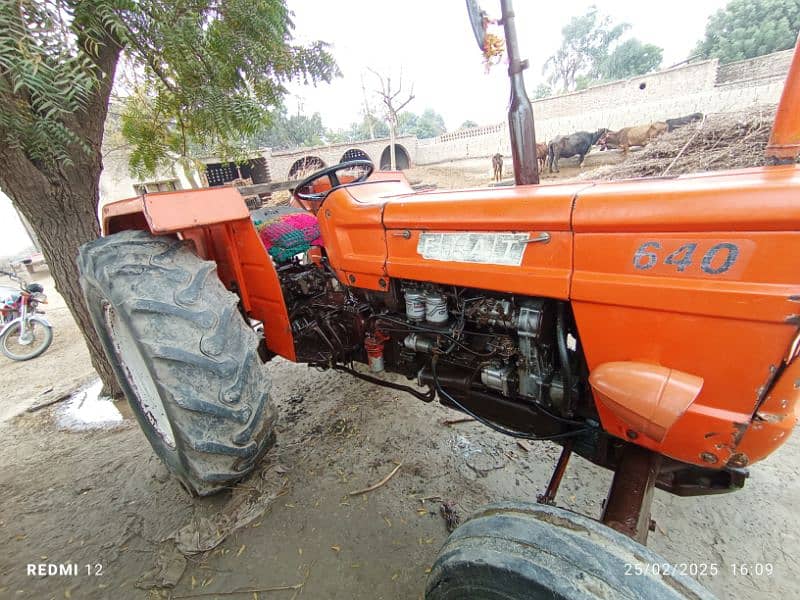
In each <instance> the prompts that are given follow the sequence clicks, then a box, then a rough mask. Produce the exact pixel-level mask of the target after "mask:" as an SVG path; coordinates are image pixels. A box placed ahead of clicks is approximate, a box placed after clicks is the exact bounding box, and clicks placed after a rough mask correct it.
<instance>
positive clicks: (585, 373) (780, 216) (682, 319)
mask: <svg viewBox="0 0 800 600" xmlns="http://www.w3.org/2000/svg"><path fill="white" fill-rule="evenodd" d="M467 6H468V9H469V14H470V17H471V21H472V23H473V29H474V31H475V34H476V37H477V39H478V43H479V45H480V46H481V47H482V48H483V47H484V45H485V42H486V40H485V39H484V31H485V30H484V28H483V27H484V25H485V22H486V18H485V15H484V14H482V13H481V12H480V11H479V10H478V8H477V6H476V4H475V2H473V1H471V0H468V1H467ZM501 8H502V25H503V28H504V32H505V43H506V49H507V52H508V58H509V77H510V80H511V101H510V108H509V125H510V136H511V144H512V155H513V165H514V174H515V180H516V185H514V186H507V187H495V188H476V189H468V190H461V191H428V192H414V191H413V190H412V188H411V187H410V185H409V183H408V181H407V180H406V178H405V177H404V176H403V174H402V173H401V172H373V165H372V164H371V163H370V162H369V161H364V160H357V161H349V162H346V163H342V164H338V165H334V166H330V167H327V168H324V169H322V170H320V171H318V172H316V173H314V174H312V175H310V176H309V177H307V178H306V179H305V180H303V181H301V182H299V183H298V184H297V185H296V186H295V188H294V190H293V196H294V200H295V203H296V204H297V205H298V206H299V207H300V208H296V209H286V210H284V211H283V214H281V213H280V211H278V212H276V211H272V212H270V210H271V209H269V208H267V209H264V210H261V211H254V212H253V213H251V212H250V211H248V209H247V207H246V205H245V203H244V201H243V200H242V197H241V196H240V194H239V193H238V192H237V191H236V190H235V189H234V188H216V189H203V190H182V191H175V192H163V193H152V194H150V193H148V194H142V195H141V196H138V197H135V198H131V199H128V200H122V201H118V202H114V203H111V204H108V205H106V206H104V208H103V210H102V233H103V235H102V237H100V238H99V239H97V240H94V241H92V242H89V243H88V244H86V245H84V246H83V247H82V249H81V251H80V255H79V257H78V263H79V267H80V272H81V286H82V289H83V292H84V295H85V299H86V303H87V305H88V307H89V310H90V313H91V316H92V321H93V324H94V327H95V329H96V331H97V334H98V336H99V337H100V339H101V341H102V344H103V347H104V349H105V351H106V353H107V356H108V358H109V360H110V361H111V363H112V366H113V367H114V370H115V374H116V376H117V378H118V380H119V382H120V384H121V386H122V388H123V390H124V392H125V395H126V397H127V399H128V401H129V403H130V405H131V407H132V409H133V411H134V413H135V415H136V418H137V420H138V422H139V424H140V425H141V428H142V430H143V431H144V433H145V435H146V437H147V439H148V440H149V442H150V443H151V445H152V447H153V449H154V450H155V452H156V453H157V454H158V456H159V457H160V458H161V459H162V460H163V462H164V463H165V464H166V466H167V467H168V468H169V470H170V471H171V472H172V473H173V474H174V476H175V477H176V478H177V479H178V480H179V481H180V482H181V483H182V484H183V486H185V487H186V488H187V489H188V490H189V491H190V492H191V493H193V494H196V495H208V494H213V493H215V492H217V491H219V490H222V489H224V488H226V487H228V486H230V485H231V484H232V483H234V482H236V481H238V480H240V479H242V478H243V477H245V476H246V475H247V474H248V473H250V472H251V471H252V470H253V469H254V467H255V466H256V465H257V464H258V463H259V460H260V459H261V457H262V456H263V455H264V453H265V452H266V451H267V450H268V449H269V447H270V446H271V445H272V443H273V440H274V432H273V425H274V422H275V418H276V412H275V409H274V408H273V406H272V404H271V402H270V383H269V381H268V378H267V376H266V371H265V367H264V364H265V362H267V361H269V360H270V359H271V358H272V357H275V356H281V357H283V358H285V359H288V360H290V361H296V362H301V363H306V364H308V365H310V366H313V367H318V368H322V369H334V370H337V371H342V372H344V373H348V374H350V375H352V376H355V377H359V378H361V379H364V380H367V381H369V382H372V383H374V384H376V385H385V386H388V387H391V388H392V389H395V390H402V391H404V392H406V393H407V394H408V395H409V396H412V397H415V398H417V399H419V400H422V401H423V402H433V401H434V400H438V401H439V402H440V403H442V404H444V405H446V406H448V407H451V408H453V409H455V410H456V411H460V412H461V413H464V414H466V415H469V416H470V417H472V418H474V419H475V420H477V421H479V422H480V423H482V424H484V425H486V426H487V427H489V428H491V429H494V430H496V431H499V432H501V433H503V434H505V435H508V436H512V437H514V438H518V439H523V440H532V441H538V440H551V441H553V442H556V443H557V444H559V445H560V446H561V447H562V448H563V451H562V454H561V457H560V458H559V460H558V462H557V465H556V468H555V470H554V473H553V476H552V479H551V481H550V484H549V485H548V487H547V489H546V490H545V491H544V493H543V494H542V495H541V496H540V497H539V498H538V501H537V502H518V503H501V504H494V505H490V506H488V507H486V508H484V509H482V510H480V511H478V513H477V514H475V515H473V516H472V517H471V518H470V519H469V520H468V521H466V522H465V523H464V524H462V525H461V526H460V527H459V528H457V529H456V530H455V531H454V532H453V533H452V534H451V536H450V537H449V539H448V540H447V541H446V543H445V544H444V546H443V548H442V550H441V552H440V554H439V556H438V559H437V560H436V563H435V564H434V566H433V568H432V570H431V573H430V575H429V579H428V583H427V588H426V591H425V597H426V598H428V599H429V600H438V599H444V598H448V599H454V598H470V599H474V598H564V599H574V598H611V597H625V598H707V597H710V596H709V594H708V592H707V591H706V590H704V589H703V588H702V587H701V586H700V585H699V584H698V583H697V582H696V581H695V580H693V579H691V578H690V577H688V576H687V575H686V574H685V573H683V572H678V571H677V570H673V569H666V568H665V569H657V568H654V566H656V567H657V566H658V565H660V564H663V561H662V560H660V559H659V558H658V557H657V556H656V555H655V554H654V553H652V552H651V551H649V550H648V549H647V548H646V547H645V546H644V544H645V542H646V538H647V534H648V531H649V530H650V528H651V510H650V507H651V501H652V497H653V493H654V489H655V488H658V489H660V490H664V491H665V492H668V493H672V494H676V495H679V496H692V495H701V494H719V493H725V492H730V491H734V490H737V489H740V488H741V487H742V486H743V485H744V483H745V480H746V478H747V474H748V473H747V468H748V467H749V466H750V465H751V464H753V463H756V462H758V461H759V460H762V459H763V458H765V457H766V456H768V455H769V454H770V453H772V452H773V451H774V450H776V449H777V448H778V447H779V446H780V445H781V444H783V443H784V442H785V441H786V440H787V438H788V436H789V435H790V434H791V432H792V429H793V427H794V425H795V422H796V416H795V407H796V401H797V396H798V391H797V390H798V387H800V361H798V360H797V356H798V353H800V314H799V313H800V275H798V273H797V272H796V270H795V268H796V266H797V263H796V261H797V259H798V258H799V257H800V231H798V226H800V203H798V197H800V168H798V166H797V164H796V157H797V154H798V151H800V45H799V46H798V48H797V49H796V50H795V55H794V59H793V61H792V63H791V68H790V72H789V75H788V79H787V82H786V85H785V88H784V91H783V95H782V99H781V102H780V105H779V107H778V111H777V115H776V119H775V124H774V128H773V131H772V136H771V139H770V143H769V146H768V148H767V153H768V156H769V157H771V164H770V165H769V166H765V167H758V168H750V169H741V170H736V171H728V172H719V173H715V174H710V173H703V174H698V175H691V176H685V175H683V176H672V177H666V178H651V179H640V180H628V181H621V182H591V181H581V182H573V183H560V184H555V185H538V173H537V161H536V143H535V135H534V126H533V125H534V124H533V112H532V109H531V104H530V101H529V100H528V97H527V95H526V93H525V88H524V82H523V78H522V73H523V70H524V69H525V67H526V66H527V64H526V61H522V60H520V59H519V58H518V51H517V41H516V33H515V29H514V15H513V10H512V8H511V2H510V0H502V2H501ZM259 223H260V224H261V225H263V224H264V223H268V226H267V227H266V228H263V229H261V230H259V229H258V228H257V225H259ZM270 228H272V230H273V231H272V234H271V237H269V238H265V236H264V232H265V231H268V230H270ZM265 240H266V243H265ZM268 246H269V247H268ZM387 373H391V374H399V375H401V376H404V377H406V378H407V380H408V383H407V384H405V383H402V381H403V380H402V378H398V377H396V376H393V377H391V378H389V377H386V376H385V374H387ZM398 381H400V382H401V383H398ZM573 453H575V454H577V455H579V456H581V457H583V458H584V459H586V460H588V461H591V462H592V463H594V464H596V465H599V466H601V467H604V468H606V469H609V470H611V471H613V473H614V477H613V482H612V484H611V487H610V490H609V493H608V496H607V498H606V499H605V502H604V510H603V515H602V518H601V519H600V521H596V520H593V519H590V518H587V517H585V516H581V515H578V514H574V513H572V512H570V511H567V510H564V509H560V508H557V507H556V506H554V498H555V495H556V491H557V489H558V486H559V482H560V480H561V478H562V476H563V474H564V470H565V468H566V467H567V461H568V460H569V458H570V456H571V454H573ZM631 565H634V566H636V573H638V574H639V575H638V576H630V573H629V571H630V569H631Z"/></svg>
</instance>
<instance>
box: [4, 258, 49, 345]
mask: <svg viewBox="0 0 800 600" xmlns="http://www.w3.org/2000/svg"><path fill="white" fill-rule="evenodd" d="M0 274H2V275H6V276H7V277H9V278H10V279H12V280H14V281H16V282H17V283H18V284H19V286H20V291H19V292H15V291H13V290H7V292H8V293H4V294H0V318H1V319H2V321H0V324H1V325H2V328H0V351H2V353H3V354H5V355H6V356H7V357H8V358H10V359H11V360H30V359H31V358H36V357H37V356H39V355H40V354H41V353H42V352H44V351H45V350H47V349H48V348H49V347H50V343H51V342H52V341H53V327H52V325H50V323H49V322H48V321H47V319H46V318H45V317H44V316H43V315H44V312H43V311H41V310H39V304H46V303H47V296H45V295H44V288H43V287H42V286H41V285H40V284H38V283H25V282H24V281H23V280H22V279H20V278H19V277H17V275H15V274H14V273H10V272H8V271H0Z"/></svg>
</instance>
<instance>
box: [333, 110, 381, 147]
mask: <svg viewBox="0 0 800 600" xmlns="http://www.w3.org/2000/svg"><path fill="white" fill-rule="evenodd" d="M370 120H371V124H372V133H373V134H374V135H375V137H376V138H384V137H389V126H388V125H387V124H386V123H385V122H384V121H382V120H380V119H376V118H375V117H373V116H371V115H367V116H365V117H364V118H363V119H362V120H361V121H358V122H354V123H351V124H350V127H349V128H347V129H340V130H337V131H328V132H327V133H326V139H327V140H328V141H329V142H331V143H333V144H338V143H343V142H359V141H361V140H368V139H370Z"/></svg>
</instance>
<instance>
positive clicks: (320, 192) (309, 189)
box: [292, 159, 375, 213]
mask: <svg viewBox="0 0 800 600" xmlns="http://www.w3.org/2000/svg"><path fill="white" fill-rule="evenodd" d="M354 168H355V169H359V170H360V171H361V174H360V175H357V176H355V177H353V178H352V179H348V180H344V178H342V179H340V178H339V175H338V173H339V171H345V170H347V169H354ZM374 170H375V165H373V164H372V161H371V160H365V159H359V160H349V161H347V162H343V163H339V164H338V165H331V166H330V167H325V168H324V169H320V170H319V171H317V172H316V173H312V174H311V175H309V176H308V177H306V178H305V179H303V180H302V181H301V182H300V183H298V184H297V185H296V186H295V187H294V190H293V191H292V194H293V195H294V197H295V198H296V199H297V201H298V203H299V204H300V206H302V207H303V208H305V209H306V210H310V211H311V212H314V213H316V212H317V210H319V207H320V206H322V202H323V201H324V200H325V198H327V197H328V194H330V193H331V191H333V189H334V188H337V187H339V186H340V185H344V184H348V183H361V182H362V181H365V180H366V179H367V178H368V177H369V176H370V175H372V172H373V171H374ZM323 177H327V178H328V181H327V182H322V181H317V180H318V179H322V178H323ZM301 190H302V191H301ZM306 202H311V203H313V204H315V205H316V206H313V208H312V206H308V205H307V204H306Z"/></svg>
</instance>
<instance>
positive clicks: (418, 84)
mask: <svg viewBox="0 0 800 600" xmlns="http://www.w3.org/2000/svg"><path fill="white" fill-rule="evenodd" d="M727 2H728V0H672V1H671V2H669V3H661V2H659V3H656V2H645V1H642V0H597V1H595V2H592V1H584V0H566V1H564V0H562V1H560V2H559V1H556V2H545V1H543V0H516V1H515V2H514V11H515V13H516V22H517V32H518V37H519V44H520V53H521V57H522V58H527V59H528V60H529V62H530V64H531V67H530V68H529V69H528V70H527V71H526V73H525V83H526V87H527V89H528V92H532V91H533V90H534V89H535V88H536V86H537V85H538V84H539V83H544V82H545V76H544V75H543V74H542V67H543V65H544V62H545V61H546V60H547V58H548V57H549V56H551V55H552V54H553V53H554V52H555V51H556V49H557V48H558V46H559V45H560V43H561V28H562V27H563V26H564V25H566V24H567V22H568V21H569V20H570V18H571V17H573V16H576V15H580V14H583V13H584V12H585V11H586V9H588V8H589V6H591V5H592V4H595V5H597V7H598V9H599V10H600V11H601V13H604V14H607V15H609V16H611V17H612V18H613V19H614V22H616V23H618V22H627V23H629V24H630V25H631V28H630V30H629V31H628V32H627V33H626V35H625V37H624V38H622V39H626V38H627V37H637V38H639V39H640V40H641V41H643V42H647V43H652V44H656V45H657V46H660V47H662V48H663V49H664V61H663V63H662V65H663V66H664V67H668V66H670V65H673V64H675V63H677V62H680V61H682V60H684V59H686V58H687V57H688V55H689V53H690V52H691V50H692V49H693V48H694V46H695V44H696V43H697V41H698V40H700V39H701V37H702V36H703V33H704V31H705V25H706V21H707V19H708V17H709V16H710V15H711V14H713V13H714V12H716V11H717V10H718V9H720V8H722V7H723V6H725V4H727ZM288 5H289V8H290V9H291V10H292V11H294V13H295V17H294V22H295V38H296V40H297V41H299V42H309V41H313V40H318V39H319V40H323V41H326V42H328V43H330V44H331V52H332V53H333V55H334V57H335V58H336V61H337V63H338V64H339V68H340V69H341V71H342V75H343V77H342V78H340V79H337V80H335V81H334V83H332V84H321V85H320V86H318V87H317V88H313V87H310V86H309V87H306V86H301V85H293V86H292V87H291V92H292V93H293V94H296V97H295V98H290V99H288V101H287V106H289V109H290V111H292V112H293V111H295V110H296V109H297V105H298V98H299V101H300V105H301V107H302V112H305V113H314V112H319V113H320V114H321V115H322V121H323V123H324V124H325V126H326V127H329V128H333V129H338V128H346V127H348V126H349V124H350V123H352V122H354V121H358V120H360V113H359V111H360V110H361V109H362V107H363V93H362V89H361V80H362V75H363V78H364V83H365V86H366V87H367V91H368V93H369V92H370V91H371V90H375V89H376V88H377V87H378V85H379V84H378V80H377V78H376V77H375V75H373V74H372V73H370V72H369V71H368V70H367V69H368V68H372V69H373V70H375V71H378V72H380V73H386V74H391V75H392V77H393V79H395V78H397V77H399V75H400V71H401V69H402V74H403V83H404V88H405V85H406V84H408V85H409V87H410V84H411V83H412V82H413V84H414V95H415V97H416V98H415V100H413V101H412V102H411V103H410V104H409V105H408V107H407V108H408V110H411V111H413V112H416V113H421V112H422V111H423V110H425V109H426V108H433V109H434V110H436V111H437V112H439V113H440V114H442V115H443V116H444V119H445V123H446V125H447V127H448V129H451V130H452V129H457V128H458V126H459V125H461V123H463V122H464V121H465V120H467V119H469V120H472V121H475V122H477V123H478V124H479V125H489V124H493V123H498V122H500V121H502V120H504V119H505V111H506V106H507V102H508V93H509V92H508V79H507V74H506V68H507V67H506V66H505V65H504V64H500V65H497V66H495V67H493V68H492V70H491V71H490V74H489V75H486V74H485V71H484V66H483V58H482V55H481V52H480V50H479V49H478V46H477V43H476V42H475V37H474V36H473V33H472V28H471V27H470V24H469V20H468V18H467V12H466V8H465V2H464V0H426V1H422V0H391V1H390V0H370V1H369V2H364V1H363V0H358V1H355V0H338V1H337V2H330V1H328V0H288ZM480 5H481V7H482V8H483V9H484V10H486V12H487V13H489V15H490V16H492V17H499V16H500V8H499V7H500V2H499V0H481V1H480ZM376 106H377V103H376Z"/></svg>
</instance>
